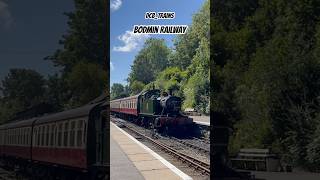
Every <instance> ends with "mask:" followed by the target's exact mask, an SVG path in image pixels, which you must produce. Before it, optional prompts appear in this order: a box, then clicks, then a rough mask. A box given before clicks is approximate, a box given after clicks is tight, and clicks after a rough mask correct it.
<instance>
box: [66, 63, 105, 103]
mask: <svg viewBox="0 0 320 180" xmlns="http://www.w3.org/2000/svg"><path fill="white" fill-rule="evenodd" d="M66 82H67V85H68V87H69V89H70V92H71V94H70V96H71V97H70V100H69V101H68V103H67V107H74V106H80V105H83V104H86V103H88V102H89V101H91V100H92V99H94V98H96V97H97V96H98V95H100V94H101V93H102V92H103V90H104V89H106V83H105V82H107V73H106V72H105V71H104V70H103V69H102V67H101V66H100V65H97V64H92V63H78V64H77V65H76V66H75V67H74V68H73V69H72V72H71V73H70V74H68V76H67V78H66Z"/></svg>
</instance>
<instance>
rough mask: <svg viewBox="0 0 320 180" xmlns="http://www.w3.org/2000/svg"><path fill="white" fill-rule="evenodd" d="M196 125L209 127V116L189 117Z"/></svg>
mask: <svg viewBox="0 0 320 180" xmlns="http://www.w3.org/2000/svg"><path fill="white" fill-rule="evenodd" d="M189 117H190V118H192V119H193V121H194V122H195V123H197V124H201V125H206V126H210V116H189Z"/></svg>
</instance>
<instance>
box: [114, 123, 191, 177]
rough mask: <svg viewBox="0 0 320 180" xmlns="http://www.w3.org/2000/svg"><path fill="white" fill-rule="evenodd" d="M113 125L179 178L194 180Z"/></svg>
mask: <svg viewBox="0 0 320 180" xmlns="http://www.w3.org/2000/svg"><path fill="white" fill-rule="evenodd" d="M110 123H111V124H112V125H114V126H115V127H116V128H118V129H119V130H120V131H121V132H122V133H123V134H125V135H126V136H128V137H129V138H130V139H132V140H133V141H134V142H135V143H137V144H138V145H139V146H141V147H142V148H143V149H145V150H146V151H148V152H149V153H150V154H151V155H153V157H155V158H156V159H158V160H159V161H161V162H162V163H163V164H164V165H166V166H167V167H168V168H169V169H170V170H171V171H173V172H174V173H176V174H177V175H178V176H179V177H181V178H182V179H183V180H192V178H191V177H190V176H188V175H187V174H185V173H184V172H182V171H181V170H180V169H178V168H176V167H175V166H174V165H173V164H171V163H170V162H168V161H167V160H165V159H164V158H163V157H161V156H160V155H159V154H157V153H155V152H154V151H152V150H151V149H150V148H148V147H147V146H146V145H144V144H142V143H141V142H139V141H138V140H137V139H135V138H134V137H132V136H131V135H130V134H128V133H127V132H125V131H124V130H122V129H121V128H119V127H118V126H117V125H115V124H114V123H112V122H110Z"/></svg>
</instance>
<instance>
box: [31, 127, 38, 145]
mask: <svg viewBox="0 0 320 180" xmlns="http://www.w3.org/2000/svg"><path fill="white" fill-rule="evenodd" d="M32 136H33V141H32V146H36V142H37V140H36V137H37V128H36V127H34V129H33V135H32Z"/></svg>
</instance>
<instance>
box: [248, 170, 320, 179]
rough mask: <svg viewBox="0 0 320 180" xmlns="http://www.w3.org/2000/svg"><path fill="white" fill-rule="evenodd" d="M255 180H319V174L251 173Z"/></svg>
mask: <svg viewBox="0 0 320 180" xmlns="http://www.w3.org/2000/svg"><path fill="white" fill-rule="evenodd" d="M253 174H254V175H255V177H256V178H258V179H263V180H285V179H289V180H319V179H320V173H307V172H306V173H298V172H296V173H295V172H293V173H285V172H256V171H255V172H253Z"/></svg>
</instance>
